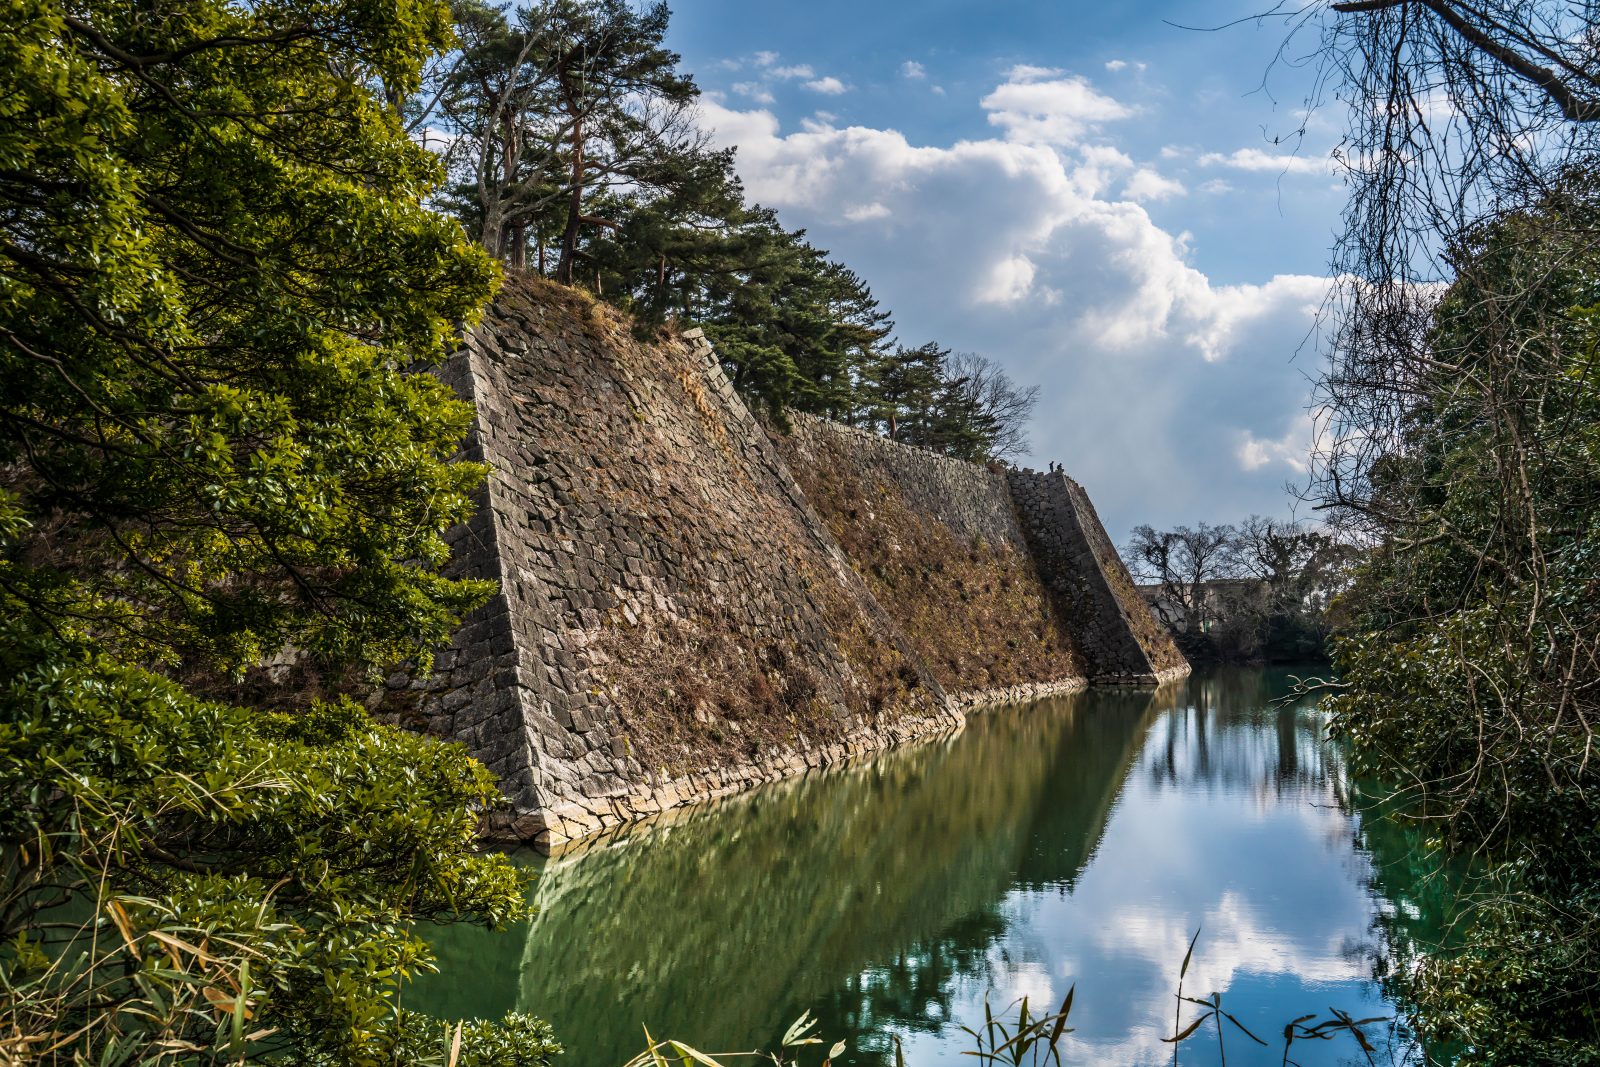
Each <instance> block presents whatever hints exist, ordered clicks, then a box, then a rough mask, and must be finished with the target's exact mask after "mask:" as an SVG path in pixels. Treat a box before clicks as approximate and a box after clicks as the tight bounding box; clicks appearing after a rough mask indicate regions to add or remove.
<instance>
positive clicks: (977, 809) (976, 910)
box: [409, 670, 1414, 1067]
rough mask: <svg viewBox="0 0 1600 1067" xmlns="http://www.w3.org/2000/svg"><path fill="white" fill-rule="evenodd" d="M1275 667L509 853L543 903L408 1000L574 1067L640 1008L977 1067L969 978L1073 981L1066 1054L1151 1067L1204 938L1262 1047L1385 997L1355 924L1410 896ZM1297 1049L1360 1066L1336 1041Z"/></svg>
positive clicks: (995, 1000)
mask: <svg viewBox="0 0 1600 1067" xmlns="http://www.w3.org/2000/svg"><path fill="white" fill-rule="evenodd" d="M1287 673H1288V672H1285V671H1262V670H1229V671H1220V672H1213V673H1210V674H1206V675H1197V676H1196V677H1195V678H1194V679H1191V680H1190V681H1188V682H1184V683H1177V684H1173V685H1169V686H1166V687H1164V688H1162V689H1160V690H1142V691H1136V692H1117V691H1110V690H1092V691H1090V692H1086V693H1081V694H1077V695H1073V696H1069V697H1065V698H1057V699H1052V700H1046V701H1040V702H1038V703H1034V704H1030V705H1025V706H1019V707H1014V708H1007V709H1003V710H998V711H991V712H984V713H979V714H976V715H973V716H971V717H970V719H969V722H968V725H967V727H966V729H965V730H964V731H963V732H961V733H960V734H957V735H955V736H953V737H950V738H947V739H944V740H941V741H936V742H932V743H929V744H924V745H920V746H917V747H913V748H908V749H904V750H901V751H897V752H892V753H888V754H885V755H881V756H878V757H876V758H873V759H870V760H864V761H861V762H857V763H854V764H851V765H848V766H846V767H844V768H840V769H836V770H833V771H831V772H827V773H820V774H813V775H810V776H807V777H805V778H801V779H796V780H790V781H786V782H780V783H775V784H773V785H770V786H767V787H763V788H761V789H759V790H756V791H754V792H752V793H749V794H746V795H743V796H740V797H736V798H732V799H729V800H726V801H722V802H719V803H715V804H709V805H703V806H700V807H697V808H693V809H689V810H687V811H685V812H682V813H680V814H678V815H677V816H676V817H675V818H671V819H668V820H665V821H662V822H659V823H656V824H653V825H647V826H642V827H637V828H635V829H633V830H631V831H630V832H626V833H622V834H618V835H614V836H611V837H608V838H605V839H603V840H601V841H598V842H595V843H592V844H589V845H588V846H586V847H581V848H578V849H575V850H572V851H569V852H567V853H565V854H563V855H561V856H559V857H556V858H553V859H549V860H544V859H541V858H538V857H534V856H529V857H527V859H528V862H530V863H535V864H537V865H538V866H539V868H540V875H539V878H538V881H537V882H536V884H535V886H534V889H533V894H534V898H535V901H536V903H537V905H538V909H539V913H538V915H537V917H536V918H535V919H533V920H532V921H531V922H530V923H526V924H523V925H522V926H520V927H518V928H516V929H514V930H513V931H511V932H508V933H500V934H489V933H484V932H480V931H463V930H455V929H447V930H444V931H443V932H441V933H440V934H439V936H438V938H437V941H436V948H437V951H438V954H439V957H440V964H441V968H442V973H441V974H440V975H438V976H432V977H430V978H429V979H427V980H425V981H424V982H421V983H419V984H418V986H417V987H415V989H414V991H413V992H412V993H411V994H410V996H409V1004H410V1006H412V1007H419V1008H424V1009H426V1010H428V1011H430V1012H433V1013H435V1014H438V1015H444V1016H447V1017H494V1016H498V1015H500V1014H503V1013H504V1012H506V1011H509V1010H513V1009H515V1010H521V1011H527V1012H532V1013H534V1014H537V1015H540V1016H543V1017H544V1018H546V1019H548V1020H550V1022H551V1023H552V1024H553V1025H554V1026H555V1028H556V1031H557V1034H558V1036H559V1037H560V1039H561V1040H562V1041H563V1043H564V1044H565V1045H566V1046H567V1049H568V1054H567V1055H566V1056H565V1057H564V1060H565V1063H566V1064H567V1065H568V1067H619V1065H621V1064H622V1063H624V1062H625V1061H626V1060H627V1059H628V1058H629V1057H630V1056H631V1055H632V1054H633V1053H635V1052H636V1051H638V1049H639V1048H641V1047H642V1040H643V1039H642V1034H641V1030H640V1026H641V1024H645V1025H648V1026H649V1027H650V1031H651V1033H652V1034H655V1035H657V1036H673V1037H678V1038H681V1039H682V1040H685V1041H688V1042H690V1043H691V1044H694V1045H696V1046H697V1047H699V1048H702V1049H705V1050H707V1051H717V1050H733V1049H748V1048H754V1047H758V1046H764V1047H771V1046H772V1044H773V1043H774V1042H775V1039H776V1037H777V1035H779V1034H781V1033H782V1031H783V1029H784V1028H785V1026H786V1025H787V1024H788V1023H789V1022H791V1021H792V1020H793V1019H795V1018H796V1017H798V1016H799V1015H800V1013H801V1012H803V1011H807V1010H809V1011H811V1012H812V1013H813V1014H814V1015H815V1016H817V1017H818V1018H819V1019H820V1021H821V1032H822V1033H823V1034H824V1035H825V1036H826V1037H827V1039H828V1040H829V1041H830V1042H831V1041H833V1040H835V1039H843V1040H844V1041H846V1042H847V1044H848V1046H849V1052H848V1053H846V1055H845V1056H844V1057H842V1058H841V1059H842V1061H843V1062H847V1063H851V1064H873V1065H877V1064H883V1063H892V1054H891V1053H890V1051H889V1050H890V1049H891V1047H892V1042H891V1036H890V1035H898V1036H899V1038H900V1040H901V1041H902V1042H903V1044H904V1047H905V1049H906V1054H907V1055H906V1059H907V1062H908V1063H909V1064H911V1065H912V1067H919V1065H931V1064H954V1063H957V1062H960V1063H963V1064H968V1065H970V1064H971V1063H973V1062H975V1061H973V1060H972V1059H971V1058H970V1057H961V1056H960V1055H959V1054H960V1052H961V1051H962V1050H963V1049H965V1048H968V1047H970V1046H969V1044H968V1042H967V1038H966V1035H965V1034H963V1033H961V1031H960V1029H959V1027H960V1026H961V1025H963V1024H965V1025H974V1024H975V1021H976V1020H981V1019H982V1016H983V1002H984V998H985V996H987V997H988V998H989V1001H990V1003H991V1004H992V1005H994V1007H995V1008H996V1010H997V1013H998V1011H999V1009H1000V1008H1002V1007H1003V1006H1004V1005H1006V1004H1008V1003H1009V1002H1011V1001H1012V1000H1013V999H1015V998H1017V997H1021V996H1024V995H1026V996H1028V997H1030V998H1031V1003H1032V1004H1034V1005H1035V1006H1043V1005H1045V1004H1049V1005H1050V1006H1052V1007H1053V1006H1055V1005H1057V1004H1059V1003H1060V1001H1061V999H1062V997H1063V996H1065V995H1066V992H1067V990H1068V988H1069V987H1070V986H1072V985H1074V984H1076V986H1077V997H1076V1003H1075V1006H1074V1009H1073V1013H1072V1022H1073V1025H1075V1026H1076V1027H1077V1031H1076V1032H1075V1033H1074V1034H1072V1035H1071V1036H1070V1037H1069V1038H1067V1039H1066V1041H1065V1042H1064V1044H1063V1052H1064V1054H1065V1059H1066V1061H1067V1062H1068V1063H1088V1064H1109V1065H1124V1064H1125V1065H1130V1067H1131V1065H1142V1064H1158V1063H1171V1062H1172V1051H1171V1046H1170V1045H1164V1044H1162V1043H1161V1040H1160V1039H1161V1038H1162V1037H1166V1036H1170V1035H1171V1034H1172V1033H1173V1007H1174V1000H1173V992H1174V988H1175V983H1176V977H1177V971H1178V965H1179V963H1180V961H1181V960H1182V958H1183V954H1184V949H1185V947H1186V946H1187V944H1188V941H1189V938H1190V937H1191V936H1192V935H1193V934H1194V932H1195V931H1196V930H1197V929H1198V930H1200V931H1201V935H1200V941H1199V944H1198V946H1197V948H1196V950H1195V959H1194V962H1193V963H1192V964H1191V967H1190V970H1189V975H1188V978H1187V980H1186V983H1185V987H1186V992H1189V993H1191V994H1192V995H1198V996H1205V995H1208V994H1209V993H1210V992H1212V991H1213V990H1216V991H1219V992H1221V993H1222V994H1223V1005H1224V1007H1226V1008H1228V1009H1229V1010H1230V1011H1232V1012H1233V1013H1234V1014H1235V1015H1237V1016H1238V1017H1239V1018H1240V1020H1241V1021H1242V1022H1244V1023H1245V1024H1246V1025H1247V1026H1249V1027H1250V1028H1251V1029H1252V1030H1254V1031H1255V1032H1256V1033H1258V1034H1259V1035H1261V1036H1262V1037H1264V1038H1267V1039H1268V1040H1269V1041H1271V1043H1272V1046H1273V1047H1272V1049H1270V1050H1268V1049H1259V1048H1250V1047H1247V1045H1248V1041H1247V1040H1246V1039H1244V1038H1243V1037H1242V1035H1238V1034H1230V1035H1229V1044H1228V1048H1227V1053H1228V1062H1229V1063H1230V1064H1249V1063H1272V1064H1277V1063H1279V1062H1280V1059H1279V1057H1280V1056H1281V1054H1282V1048H1281V1036H1279V1035H1281V1033H1282V1029H1283V1025H1284V1024H1285V1023H1286V1022H1288V1021H1289V1020H1290V1019H1293V1018H1295V1017H1297V1016H1300V1015H1304V1014H1307V1013H1310V1012H1317V1013H1320V1014H1321V1015H1323V1016H1324V1017H1325V1016H1326V1015H1327V1013H1328V1009H1329V1008H1339V1009H1342V1010H1344V1011H1348V1012H1350V1013H1351V1014H1352V1015H1354V1016H1356V1017H1362V1016H1376V1015H1392V1014H1394V1010H1393V1008H1392V1006H1390V1005H1389V1004H1387V1003H1386V1002H1385V1000H1384V998H1383V995H1382V993H1381V991H1380V989H1379V988H1378V986H1377V984H1376V983H1375V982H1374V981H1373V980H1372V974H1373V964H1374V960H1375V958H1376V957H1377V956H1378V955H1379V953H1380V948H1381V946H1380V944H1379V940H1380V935H1379V933H1378V926H1377V925H1376V924H1377V923H1378V921H1379V920H1380V917H1382V916H1384V915H1393V914H1395V913H1396V910H1397V909H1400V910H1402V911H1404V910H1406V909H1411V910H1413V911H1414V905H1412V904H1411V903H1409V902H1407V901H1398V902H1396V901H1392V900H1389V899H1386V898H1385V896H1384V892H1383V891H1382V889H1381V886H1383V885H1385V884H1392V883H1393V879H1392V878H1391V879H1388V880H1387V882H1386V880H1385V879H1384V878H1382V877H1379V871H1380V868H1379V863H1375V860H1374V858H1373V856H1372V855H1371V854H1370V853H1369V852H1368V851H1367V849H1366V848H1365V847H1364V845H1363V841H1364V840H1367V839H1366V838H1364V837H1363V835H1362V833H1361V827H1360V824H1359V818H1358V817H1357V816H1354V815H1352V814H1351V813H1350V810H1349V809H1350V804H1349V799H1348V795H1347V794H1348V789H1349V784H1348V781H1347V777H1346V773H1345V768H1344V766H1343V763H1342V761H1341V758H1340V754H1339V751H1338V749H1337V748H1336V747H1335V746H1333V745H1330V744H1329V743H1327V742H1326V741H1325V740H1324V737H1323V734H1324V730H1325V727H1326V719H1325V716H1323V715H1322V713H1321V712H1319V711H1318V710H1316V709H1315V708H1314V707H1311V706H1306V705H1302V706H1299V707H1294V708H1288V709H1280V708H1277V707H1274V706H1273V703H1272V701H1273V698H1274V697H1276V696H1278V695H1279V694H1280V693H1282V692H1283V691H1285V689H1286V688H1287V685H1288V678H1287ZM1400 847H1401V848H1404V847H1405V845H1404V843H1403V842H1402V843H1401V845H1400ZM1379 862H1381V859H1380V861H1379ZM1390 892H1393V890H1390ZM1187 1019H1188V1013H1187V1011H1186V1018H1185V1021H1186V1022H1187ZM1378 1029H1379V1030H1382V1029H1383V1028H1381V1027H1380V1028H1378ZM1210 1033H1211V1030H1210V1027H1209V1026H1207V1027H1206V1029H1205V1030H1204V1031H1202V1034H1210ZM1302 1050H1303V1054H1302ZM1294 1051H1295V1059H1296V1060H1297V1061H1298V1062H1300V1063H1302V1064H1304V1065H1306V1067H1310V1065H1311V1064H1335V1063H1347V1062H1364V1058H1363V1057H1361V1056H1360V1055H1359V1053H1358V1051H1357V1049H1356V1046H1355V1044H1354V1043H1353V1042H1351V1041H1349V1040H1348V1039H1342V1040H1340V1041H1334V1042H1323V1043H1318V1044H1315V1045H1302V1044H1296V1046H1295V1050H1294ZM1217 1059H1218V1057H1217V1052H1216V1045H1215V1037H1214V1036H1211V1037H1210V1038H1209V1039H1208V1040H1199V1039H1198V1038H1197V1039H1195V1040H1191V1041H1188V1042H1185V1044H1184V1046H1183V1059H1182V1062H1183V1063H1185V1064H1194V1065H1201V1064H1208V1063H1215V1062H1217ZM1380 1062H1388V1058H1387V1057H1382V1058H1380Z"/></svg>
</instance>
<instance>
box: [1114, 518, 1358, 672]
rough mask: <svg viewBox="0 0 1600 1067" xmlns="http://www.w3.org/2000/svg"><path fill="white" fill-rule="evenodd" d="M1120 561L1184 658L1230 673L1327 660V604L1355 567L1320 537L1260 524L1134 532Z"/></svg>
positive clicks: (1300, 527) (1286, 525) (1280, 523)
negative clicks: (1245, 667) (1226, 667)
mask: <svg viewBox="0 0 1600 1067" xmlns="http://www.w3.org/2000/svg"><path fill="white" fill-rule="evenodd" d="M1122 555H1123V558H1124V560H1125V561H1126V562H1127V564H1128V569H1129V570H1130V571H1132V572H1133V575H1134V577H1135V578H1137V579H1138V580H1139V581H1141V582H1143V583H1145V584H1146V589H1145V591H1146V598H1147V600H1149V601H1150V604H1151V607H1152V608H1153V609H1154V610H1155V613H1156V616H1157V618H1159V619H1160V620H1161V622H1162V623H1163V624H1165V625H1166V626H1167V628H1168V629H1169V630H1171V631H1172V633H1173V636H1174V637H1175V638H1176V639H1177V641H1178V643H1179V645H1180V646H1181V647H1182V648H1183V650H1184V652H1185V654H1186V655H1188V656H1189V657H1190V658H1191V659H1195V660H1199V661H1202V662H1207V661H1222V662H1230V663H1250V662H1268V663H1293V662H1306V661H1311V660H1319V659H1323V658H1325V657H1326V656H1327V654H1328V651H1327V640H1328V636H1329V633H1330V630H1331V624H1332V618H1331V614H1330V608H1331V607H1332V602H1333V598H1334V595H1335V594H1336V593H1338V592H1339V591H1340V590H1341V589H1343V588H1344V586H1345V585H1346V584H1347V582H1348V575H1349V572H1350V568H1351V567H1352V566H1353V564H1354V562H1355V560H1356V558H1357V554H1356V552H1355V550H1354V549H1353V548H1352V547H1351V546H1350V545H1348V544H1347V543H1345V542H1342V541H1340V540H1339V539H1337V538H1336V537H1334V536H1333V535H1331V534H1330V533H1328V532H1326V531H1323V530H1318V529H1314V528H1312V527H1310V526H1307V525H1306V524H1305V523H1301V522H1296V521H1285V520H1280V519H1268V518H1263V517H1261V516H1260V515H1252V516H1250V517H1249V518H1248V519H1246V520H1245V521H1244V522H1242V523H1239V524H1238V525H1232V524H1223V525H1220V526H1213V525H1211V524H1209V523H1204V522H1202V523H1200V524H1199V525H1197V526H1178V527H1175V528H1173V529H1170V530H1157V529H1155V528H1154V527H1151V526H1137V527H1135V528H1134V530H1133V533H1132V535H1131V536H1130V538H1129V540H1128V543H1127V545H1126V546H1125V547H1124V548H1123V549H1122Z"/></svg>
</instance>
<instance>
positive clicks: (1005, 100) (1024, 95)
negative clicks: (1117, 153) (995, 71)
mask: <svg viewBox="0 0 1600 1067" xmlns="http://www.w3.org/2000/svg"><path fill="white" fill-rule="evenodd" d="M982 104H983V107H984V109H985V110H986V111H988V112H989V123H990V125H993V126H998V127H1000V128H1001V129H1002V130H1004V131H1005V134H1006V138H1007V140H1011V141H1020V142H1023V143H1025V144H1053V145H1070V144H1075V143H1077V142H1078V141H1079V140H1081V139H1082V138H1083V136H1084V134H1086V133H1088V132H1089V131H1090V130H1093V129H1096V128H1098V127H1099V126H1101V125H1102V124H1104V123H1107V122H1114V121H1116V120H1117V119H1125V118H1127V117H1128V116H1130V115H1132V114H1133V109H1132V108H1130V107H1128V106H1126V105H1124V104H1122V103H1119V102H1118V101H1116V100H1114V99H1112V98H1111V97H1109V96H1106V95H1104V94H1103V93H1100V92H1098V91H1096V90H1095V88H1094V87H1093V86H1092V85H1090V84H1089V82H1088V79H1086V78H1082V77H1079V76H1077V75H1068V74H1066V72H1064V71H1060V70H1055V69H1053V68H1049V67H1030V66H1026V65H1021V66H1016V67H1012V68H1011V72H1010V74H1009V75H1008V77H1007V78H1006V80H1005V82H1003V83H1002V84H1001V85H999V86H998V87H996V89H995V90H994V92H992V93H990V94H989V95H988V96H986V97H984V98H983V100H982Z"/></svg>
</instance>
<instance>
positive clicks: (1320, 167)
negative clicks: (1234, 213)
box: [1200, 148, 1330, 174]
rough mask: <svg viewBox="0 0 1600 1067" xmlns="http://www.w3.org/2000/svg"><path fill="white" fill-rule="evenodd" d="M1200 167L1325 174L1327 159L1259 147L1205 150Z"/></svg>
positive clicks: (1328, 167)
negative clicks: (1219, 150)
mask: <svg viewBox="0 0 1600 1067" xmlns="http://www.w3.org/2000/svg"><path fill="white" fill-rule="evenodd" d="M1200 165H1201V166H1202V167H1231V168H1233V169H1234V170H1254V171H1271V172H1273V173H1275V174H1327V173H1329V171H1330V165H1329V161H1328V160H1326V159H1317V158H1315V157H1313V156H1295V155H1287V154H1285V155H1278V154H1274V153H1272V152H1264V151H1262V150H1261V149H1259V148H1240V149H1237V150H1235V151H1233V152H1229V153H1227V154H1226V155H1224V154H1223V153H1221V152H1206V153H1205V154H1204V155H1202V156H1201V157H1200Z"/></svg>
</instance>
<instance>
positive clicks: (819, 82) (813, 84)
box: [805, 75, 849, 96]
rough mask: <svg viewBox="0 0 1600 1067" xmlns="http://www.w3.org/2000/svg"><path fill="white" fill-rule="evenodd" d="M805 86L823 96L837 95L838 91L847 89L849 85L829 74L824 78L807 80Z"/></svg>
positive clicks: (846, 90) (842, 91) (841, 91)
mask: <svg viewBox="0 0 1600 1067" xmlns="http://www.w3.org/2000/svg"><path fill="white" fill-rule="evenodd" d="M805 86H806V88H807V89H810V90H811V91H812V92H814V93H822V94H824V95H825V96H838V95H839V94H840V93H844V92H848V91H849V87H848V86H846V85H845V83H844V82H842V81H840V80H839V79H838V78H835V77H833V76H831V75H830V76H828V77H826V78H818V79H816V80H815V81H808V82H806V83H805Z"/></svg>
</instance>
